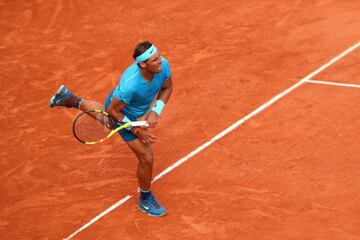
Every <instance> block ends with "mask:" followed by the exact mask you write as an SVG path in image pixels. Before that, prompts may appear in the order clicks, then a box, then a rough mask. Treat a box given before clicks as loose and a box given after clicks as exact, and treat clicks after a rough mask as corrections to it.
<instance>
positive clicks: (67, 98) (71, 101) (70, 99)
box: [49, 85, 79, 108]
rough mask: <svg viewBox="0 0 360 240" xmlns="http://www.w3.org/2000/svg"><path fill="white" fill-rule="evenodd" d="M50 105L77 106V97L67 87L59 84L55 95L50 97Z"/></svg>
mask: <svg viewBox="0 0 360 240" xmlns="http://www.w3.org/2000/svg"><path fill="white" fill-rule="evenodd" d="M49 106H50V107H67V108H71V107H74V108H79V99H78V97H76V96H74V95H73V94H72V93H71V92H70V90H69V89H67V88H66V87H65V86H64V85H61V86H60V87H59V88H58V90H57V91H56V93H55V95H54V96H52V97H51V98H50V103H49Z"/></svg>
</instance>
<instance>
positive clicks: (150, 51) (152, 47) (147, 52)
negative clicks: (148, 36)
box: [136, 45, 157, 63]
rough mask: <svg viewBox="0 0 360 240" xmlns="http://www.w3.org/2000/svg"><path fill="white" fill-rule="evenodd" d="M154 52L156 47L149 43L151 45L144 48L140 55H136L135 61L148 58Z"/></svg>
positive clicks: (142, 60)
mask: <svg viewBox="0 0 360 240" xmlns="http://www.w3.org/2000/svg"><path fill="white" fill-rule="evenodd" d="M156 52H157V48H156V47H155V46H154V45H151V47H150V48H149V49H148V50H146V51H145V52H144V53H142V54H141V55H140V56H137V57H136V62H137V63H140V62H144V61H146V60H148V59H149V58H150V57H151V56H152V55H154V54H155V53H156Z"/></svg>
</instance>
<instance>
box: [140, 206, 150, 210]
mask: <svg viewBox="0 0 360 240" xmlns="http://www.w3.org/2000/svg"><path fill="white" fill-rule="evenodd" d="M141 206H142V207H143V208H145V209H146V210H149V209H150V207H146V206H144V205H141Z"/></svg>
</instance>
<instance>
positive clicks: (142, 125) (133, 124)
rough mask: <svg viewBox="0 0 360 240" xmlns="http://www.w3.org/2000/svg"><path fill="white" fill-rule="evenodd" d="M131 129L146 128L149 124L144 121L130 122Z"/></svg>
mask: <svg viewBox="0 0 360 240" xmlns="http://www.w3.org/2000/svg"><path fill="white" fill-rule="evenodd" d="M131 126H132V127H148V126H149V124H148V123H147V122H146V121H135V122H131Z"/></svg>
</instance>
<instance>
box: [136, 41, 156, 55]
mask: <svg viewBox="0 0 360 240" xmlns="http://www.w3.org/2000/svg"><path fill="white" fill-rule="evenodd" d="M152 45H153V44H152V43H151V42H149V41H143V42H141V43H139V44H138V45H137V46H136V48H135V50H134V54H133V58H134V59H136V57H138V56H140V55H141V54H143V53H144V52H145V51H146V50H148V49H149V48H150V47H151V46H152Z"/></svg>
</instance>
